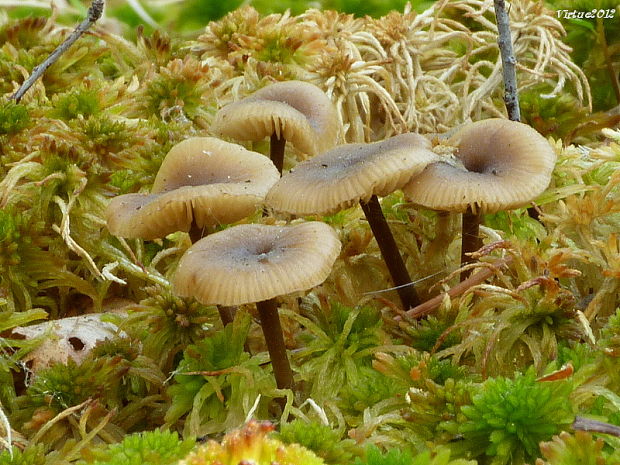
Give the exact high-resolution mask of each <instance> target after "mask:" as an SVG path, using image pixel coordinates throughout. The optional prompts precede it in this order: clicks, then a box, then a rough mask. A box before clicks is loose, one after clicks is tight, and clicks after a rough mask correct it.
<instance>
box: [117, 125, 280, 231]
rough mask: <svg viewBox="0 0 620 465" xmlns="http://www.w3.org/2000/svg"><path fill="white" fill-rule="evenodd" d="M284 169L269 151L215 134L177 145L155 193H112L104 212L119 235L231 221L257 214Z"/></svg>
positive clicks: (159, 178)
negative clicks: (269, 157) (244, 146)
mask: <svg viewBox="0 0 620 465" xmlns="http://www.w3.org/2000/svg"><path fill="white" fill-rule="evenodd" d="M278 178H279V173H278V170H277V169H276V167H275V166H274V165H273V163H272V162H271V160H269V159H268V158H267V157H265V156H264V155H261V154H260V153H256V152H251V151H249V150H246V149H245V148H243V147H241V146H240V145H237V144H231V143H229V142H224V141H221V140H219V139H216V138H213V137H194V138H191V139H186V140H184V141H183V142H180V143H179V144H177V145H175V146H174V147H173V148H172V149H171V150H170V152H168V154H167V155H166V158H165V159H164V161H163V162H162V165H161V167H160V169H159V171H158V173H157V176H156V177H155V181H154V183H153V188H152V192H151V193H150V194H125V195H120V196H117V197H115V198H113V199H112V200H111V201H110V203H109V204H108V207H107V209H106V213H105V217H106V222H107V225H108V229H109V231H110V232H111V233H112V234H114V235H116V236H120V237H127V238H142V239H147V240H150V239H156V238H159V237H164V236H166V235H168V234H170V233H173V232H176V231H184V232H187V231H189V229H190V227H191V225H192V222H195V223H196V225H197V226H198V227H205V226H213V225H217V224H227V223H232V222H235V221H238V220H240V219H241V218H244V217H246V216H248V215H250V214H251V213H253V212H254V211H255V210H256V208H257V206H258V205H260V203H261V202H262V200H263V198H264V196H265V194H266V193H267V191H268V190H269V188H270V187H271V186H272V185H273V184H274V183H275V182H276V180H277V179H278Z"/></svg>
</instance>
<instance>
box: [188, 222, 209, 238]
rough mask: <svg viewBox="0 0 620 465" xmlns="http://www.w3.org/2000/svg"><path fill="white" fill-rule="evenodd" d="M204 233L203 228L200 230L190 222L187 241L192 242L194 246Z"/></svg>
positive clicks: (194, 223)
mask: <svg viewBox="0 0 620 465" xmlns="http://www.w3.org/2000/svg"><path fill="white" fill-rule="evenodd" d="M204 233H205V231H204V228H201V227H200V226H198V225H197V224H196V221H192V225H191V226H190V227H189V231H188V234H189V240H190V241H192V244H195V243H196V242H198V241H199V240H200V239H202V237H203V235H204Z"/></svg>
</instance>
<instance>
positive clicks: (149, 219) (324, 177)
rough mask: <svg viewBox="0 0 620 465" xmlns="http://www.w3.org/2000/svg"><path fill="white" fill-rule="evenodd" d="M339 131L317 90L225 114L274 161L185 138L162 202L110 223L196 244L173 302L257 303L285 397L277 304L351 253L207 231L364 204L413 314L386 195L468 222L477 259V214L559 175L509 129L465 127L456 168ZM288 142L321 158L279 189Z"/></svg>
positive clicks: (295, 234)
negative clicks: (185, 237) (258, 217)
mask: <svg viewBox="0 0 620 465" xmlns="http://www.w3.org/2000/svg"><path fill="white" fill-rule="evenodd" d="M339 128H340V124H339V119H338V117H337V115H336V113H335V111H334V109H333V106H332V104H331V102H330V101H329V99H328V98H327V96H325V94H324V93H323V92H322V91H321V90H320V89H318V88H317V87H315V86H313V85H311V84H307V83H303V82H298V81H289V82H280V83H276V84H272V85H270V86H267V87H265V88H263V89H261V90H259V91H257V92H255V93H254V94H253V95H251V96H249V97H247V98H245V99H243V100H240V101H238V102H235V103H232V104H230V105H228V106H226V107H224V108H222V109H221V110H220V111H219V113H218V114H217V116H216V119H215V122H214V124H213V127H212V128H211V129H212V132H213V133H216V134H218V135H222V136H226V137H230V138H235V139H242V140H261V139H263V138H265V137H271V143H272V144H271V159H272V160H273V162H272V161H271V160H269V159H268V158H267V157H265V156H264V155H261V154H258V153H256V152H251V151H249V150H246V149H244V148H243V147H241V146H239V145H236V144H232V143H229V142H224V141H222V140H219V139H216V138H213V137H195V138H191V139H187V140H185V141H183V142H181V143H180V144H178V145H176V146H175V147H174V148H173V149H172V150H171V151H170V152H169V153H168V155H167V156H166V158H165V160H164V162H163V163H162V166H161V169H160V171H159V172H158V174H157V177H156V179H155V182H154V185H153V188H152V191H151V193H148V194H127V195H122V196H119V197H117V198H115V199H113V200H112V201H111V202H110V204H109V206H108V209H107V212H106V219H107V223H108V228H109V230H110V231H111V232H112V233H113V234H116V235H119V236H123V237H130V238H131V237H141V238H144V239H154V238H158V237H163V236H165V235H167V234H169V233H171V232H175V231H186V232H190V236H191V237H192V239H193V241H192V242H194V243H193V245H192V246H191V247H190V248H189V249H188V250H187V251H186V252H185V254H184V255H183V257H182V258H181V260H180V262H179V264H178V267H177V269H176V271H175V273H174V275H173V278H172V284H173V288H174V291H175V293H177V294H178V295H180V296H184V297H194V298H196V299H197V300H198V301H199V302H201V303H204V304H209V305H211V304H213V305H217V306H218V308H219V309H222V308H225V307H224V306H236V305H242V304H250V303H255V304H256V307H257V310H258V314H259V316H260V320H261V327H262V330H263V333H264V336H265V340H266V343H267V349H268V351H269V354H270V357H271V362H272V365H273V370H274V375H275V378H276V382H277V386H278V388H282V389H289V388H292V386H293V373H292V370H291V367H290V364H289V361H288V357H287V353H286V347H285V344H284V338H283V335H282V329H281V325H280V320H279V317H278V306H277V302H276V298H277V297H279V296H283V295H286V294H290V293H293V292H298V291H303V290H307V289H309V288H312V287H314V286H317V285H318V284H320V283H322V282H323V281H324V280H325V279H326V278H327V277H328V275H329V274H330V272H331V269H332V266H333V264H334V262H335V260H336V258H337V257H338V255H339V253H340V249H341V244H340V241H339V239H338V235H337V233H336V232H335V231H334V230H333V229H332V228H331V227H330V226H328V225H327V224H325V223H322V222H319V221H306V222H300V223H296V224H292V225H291V224H289V225H280V226H273V225H264V224H246V225H237V226H231V227H229V228H227V229H224V230H223V231H220V232H217V233H214V234H210V235H207V236H206V237H202V236H203V230H204V229H205V228H209V227H211V226H214V225H218V224H228V223H233V222H236V221H238V220H240V219H242V218H244V217H246V216H248V215H249V214H251V213H252V212H253V211H255V210H256V208H257V207H259V206H262V207H263V208H264V207H267V208H269V209H272V210H276V211H280V212H286V213H289V214H292V215H297V216H303V215H326V214H332V213H335V212H337V211H340V210H343V209H345V208H349V207H352V206H354V205H355V204H358V203H359V205H360V206H361V208H362V210H363V212H364V214H365V216H366V219H367V221H368V224H369V226H370V229H371V230H372V232H373V234H374V237H375V239H376V241H377V244H378V246H379V249H380V251H381V254H382V256H383V259H384V261H385V263H386V266H387V268H388V271H389V273H390V276H391V278H392V281H393V282H394V285H395V287H396V290H397V292H398V295H399V297H400V300H401V302H402V305H403V307H404V309H405V310H408V309H410V308H412V307H415V306H417V305H419V304H420V301H419V298H418V296H417V293H416V290H415V288H414V286H413V283H412V282H411V278H410V276H409V272H408V270H407V268H406V266H405V263H404V260H403V257H402V256H401V254H400V251H399V250H398V247H397V245H396V241H395V240H394V237H393V236H392V233H391V230H390V228H389V226H388V223H387V221H386V219H385V217H384V215H383V212H382V210H381V205H380V203H379V200H378V197H379V196H386V195H389V194H391V193H392V192H394V191H395V190H397V189H402V190H403V191H404V193H405V196H406V198H407V199H409V200H410V201H412V202H413V203H415V204H418V205H420V206H423V207H426V208H432V209H435V210H439V211H450V212H460V213H463V233H462V238H463V239H462V240H463V246H462V254H463V257H466V254H467V253H468V252H471V251H473V250H476V249H477V248H479V246H480V245H481V244H480V239H479V237H478V225H479V220H480V215H481V214H482V213H486V212H496V211H499V210H501V209H507V208H515V207H518V206H522V205H524V204H526V203H528V202H530V201H531V199H532V198H534V197H535V196H536V195H538V194H540V193H541V192H542V191H543V190H544V189H545V188H546V187H547V185H548V183H549V180H550V175H551V171H552V170H553V166H554V163H555V153H554V151H553V149H552V148H551V146H550V145H549V144H548V143H547V141H546V140H545V139H544V138H543V137H542V136H540V135H539V134H538V133H537V132H536V131H534V130H533V129H532V128H530V127H528V126H526V125H524V124H520V123H515V122H512V121H508V120H501V119H490V120H486V121H481V122H478V123H473V124H467V125H465V126H463V127H462V128H461V129H460V130H458V131H456V132H455V133H454V134H452V135H451V136H449V138H448V140H447V145H448V146H453V147H456V152H455V154H454V155H455V156H454V158H449V157H442V156H440V155H438V154H437V153H435V151H433V149H432V144H431V142H430V141H429V139H427V138H426V137H423V136H421V135H418V134H414V133H406V134H400V135H397V136H393V137H391V138H389V139H386V140H382V141H379V142H375V143H368V144H342V145H338V146H335V145H336V142H337V140H338V138H339V133H340V130H339ZM287 140H290V141H291V142H292V143H293V144H294V145H295V147H296V148H297V149H298V150H299V151H301V152H303V153H305V154H307V155H311V156H312V158H310V159H309V160H306V161H302V162H299V163H298V164H297V165H296V166H294V167H293V169H291V170H290V171H289V172H288V173H286V174H284V175H282V176H281V177H280V173H279V172H281V170H282V165H283V154H284V144H285V143H286V141H287ZM274 164H275V165H274ZM201 237H202V238H201ZM220 313H221V314H222V315H223V312H222V311H220ZM222 319H223V320H225V318H224V316H222Z"/></svg>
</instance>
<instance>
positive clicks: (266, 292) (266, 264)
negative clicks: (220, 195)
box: [172, 221, 340, 389]
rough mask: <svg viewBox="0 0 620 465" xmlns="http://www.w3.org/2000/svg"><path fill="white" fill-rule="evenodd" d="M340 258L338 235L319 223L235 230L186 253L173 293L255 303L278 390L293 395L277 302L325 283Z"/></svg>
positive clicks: (213, 301)
mask: <svg viewBox="0 0 620 465" xmlns="http://www.w3.org/2000/svg"><path fill="white" fill-rule="evenodd" d="M339 253H340V241H339V240H338V237H337V234H336V232H335V231H334V230H333V229H332V228H331V227H329V226H328V225H326V224H324V223H321V222H318V221H311V222H306V223H300V224H296V225H293V226H290V225H289V226H270V225H262V224H247V225H238V226H233V227H230V228H228V229H225V230H223V231H220V232H217V233H215V234H211V235H209V236H207V237H205V238H203V239H201V240H199V241H198V242H196V243H195V244H194V245H192V246H191V247H190V248H189V249H188V250H187V251H186V252H185V254H184V255H183V257H182V258H181V260H180V262H179V266H178V268H177V270H176V271H175V273H174V276H173V278H172V283H173V289H174V291H175V292H176V293H177V294H178V295H180V296H185V297H189V296H192V297H195V298H196V299H197V300H198V301H199V302H202V303H203V304H216V305H241V304H247V303H254V302H255V303H256V307H257V310H258V313H259V316H260V320H261V327H262V329H263V334H264V335H265V340H266V342H267V349H268V351H269V355H270V356H271V363H272V365H273V370H274V375H275V378H276V383H277V386H278V388H280V389H289V388H291V387H292V386H293V373H292V370H291V367H290V364H289V361H288V357H287V355H286V347H285V345H284V337H283V335H282V328H281V326H280V319H279V317H278V310H277V303H276V300H275V299H276V297H278V296H282V295H286V294H290V293H292V292H297V291H303V290H306V289H309V288H311V287H314V286H317V285H318V284H320V283H322V282H323V281H324V280H325V279H326V278H327V276H328V275H329V273H330V271H331V268H332V265H333V263H334V261H335V260H336V258H337V256H338V254H339Z"/></svg>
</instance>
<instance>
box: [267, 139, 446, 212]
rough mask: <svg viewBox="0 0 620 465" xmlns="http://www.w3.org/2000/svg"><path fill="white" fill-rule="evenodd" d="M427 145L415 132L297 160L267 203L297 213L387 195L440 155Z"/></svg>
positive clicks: (331, 209)
mask: <svg viewBox="0 0 620 465" xmlns="http://www.w3.org/2000/svg"><path fill="white" fill-rule="evenodd" d="M430 145H431V144H430V142H429V141H428V140H427V139H426V138H425V137H423V136H420V135H418V134H414V133H407V134H400V135H398V136H394V137H391V138H390V139H386V140H384V141H380V142H375V143H372V144H344V145H339V146H337V147H335V148H333V149H332V150H330V151H328V152H325V153H324V154H322V155H319V156H317V157H314V158H311V159H309V160H306V161H303V162H301V163H299V164H297V166H295V168H294V169H292V170H291V171H290V172H289V173H287V174H285V175H283V176H282V178H280V180H279V181H278V182H276V183H275V184H274V185H273V187H272V188H271V189H270V191H269V192H268V193H267V196H266V197H265V203H266V204H267V205H268V206H270V207H272V208H274V209H275V210H278V211H284V212H287V213H292V214H295V215H310V214H330V213H333V212H336V211H339V210H342V209H345V208H348V207H350V206H352V205H353V204H355V203H356V202H359V201H360V200H362V201H367V200H368V199H370V197H371V196H372V195H378V196H384V195H388V194H390V193H392V192H393V191H395V190H396V189H399V188H401V187H402V186H403V185H405V184H406V183H407V182H408V181H409V179H411V177H412V176H413V175H415V174H417V173H419V172H421V171H422V170H423V169H424V167H425V166H426V165H427V164H429V163H431V162H434V161H436V160H438V159H439V156H438V155H436V154H435V153H433V152H432V151H431V150H430Z"/></svg>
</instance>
